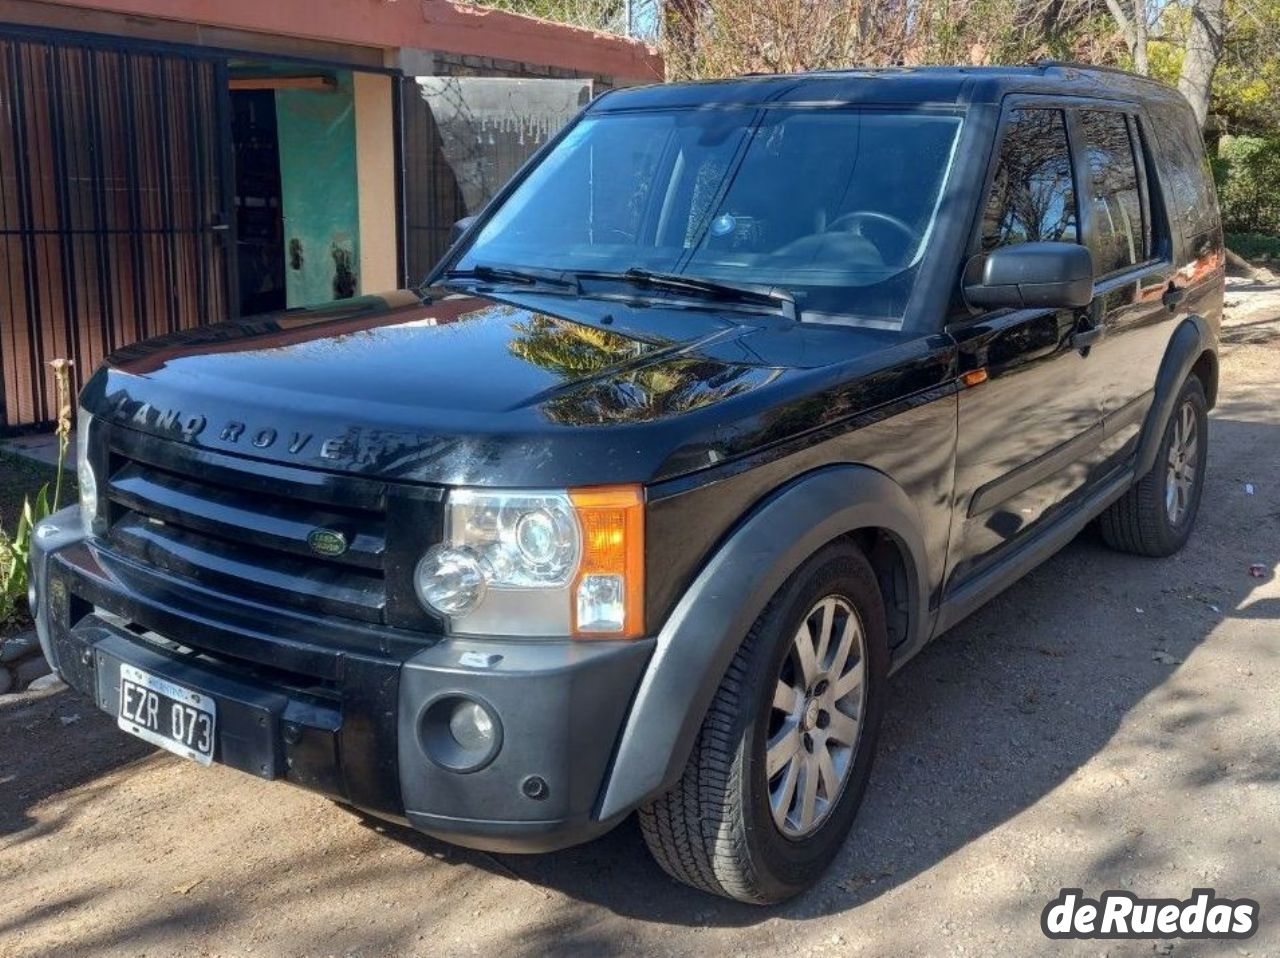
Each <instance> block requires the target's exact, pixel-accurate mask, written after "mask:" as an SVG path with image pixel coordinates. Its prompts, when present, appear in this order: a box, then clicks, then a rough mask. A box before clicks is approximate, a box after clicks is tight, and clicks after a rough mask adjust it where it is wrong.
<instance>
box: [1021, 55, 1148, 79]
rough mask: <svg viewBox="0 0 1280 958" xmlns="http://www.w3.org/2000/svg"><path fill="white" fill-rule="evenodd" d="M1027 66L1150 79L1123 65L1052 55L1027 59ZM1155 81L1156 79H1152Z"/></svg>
mask: <svg viewBox="0 0 1280 958" xmlns="http://www.w3.org/2000/svg"><path fill="white" fill-rule="evenodd" d="M1027 66H1032V67H1038V68H1040V69H1042V70H1048V69H1052V68H1053V67H1065V68H1067V69H1071V70H1092V71H1094V72H1097V73H1118V74H1120V75H1121V76H1126V77H1131V78H1133V79H1135V80H1150V79H1151V78H1150V77H1144V76H1141V75H1139V74H1137V73H1134V72H1133V71H1132V70H1126V69H1124V67H1114V66H1111V65H1109V64H1104V63H1081V62H1080V61H1079V60H1055V59H1053V58H1052V57H1042V58H1040V59H1038V60H1029V61H1028V62H1027ZM1152 82H1156V81H1154V80H1153V81H1152Z"/></svg>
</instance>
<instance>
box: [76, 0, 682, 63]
mask: <svg viewBox="0 0 1280 958" xmlns="http://www.w3.org/2000/svg"><path fill="white" fill-rule="evenodd" d="M55 2H59V3H63V4H64V5H66V6H73V7H83V8H89V9H95V10H106V11H111V12H114V13H122V14H126V15H129V16H136V17H147V18H151V19H157V20H178V21H182V22H187V23H197V24H204V25H208V26H217V27H228V28H231V29H238V30H251V31H254V32H258V33H269V34H275V35H283V36H291V37H305V38H307V39H311V40H324V41H327V42H330V43H349V44H354V45H357V46H365V47H381V48H383V49H387V50H395V49H399V48H402V47H403V48H413V49H421V50H439V51H446V52H449V53H460V54H470V55H472V56H484V57H498V58H501V59H504V60H515V61H518V62H521V63H534V64H540V65H544V66H556V67H565V68H567V69H571V70H577V71H580V72H583V73H598V74H605V75H608V76H613V77H616V78H618V79H619V80H626V81H641V82H657V81H660V80H661V79H662V76H663V66H662V57H661V55H660V54H659V53H658V51H657V50H656V49H655V48H653V47H651V46H649V45H648V44H645V43H641V42H639V41H636V40H628V39H626V38H624V37H617V36H613V35H612V34H607V33H596V32H593V31H591V30H583V29H579V28H577V27H569V26H565V25H564V24H560V23H552V22H551V21H549V20H541V19H539V18H537V17H526V16H522V15H520V14H515V13H506V12H505V11H500V10H488V9H485V8H482V7H474V6H470V5H468V4H464V3H456V2H454V0H324V2H316V0H270V2H265V3H264V2H263V0H55Z"/></svg>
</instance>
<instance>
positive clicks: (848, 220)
mask: <svg viewBox="0 0 1280 958" xmlns="http://www.w3.org/2000/svg"><path fill="white" fill-rule="evenodd" d="M866 221H871V222H873V223H883V224H885V225H886V226H890V227H892V228H893V229H894V231H895V232H897V233H898V234H899V235H900V236H902V237H903V238H904V239H905V240H906V245H905V246H904V248H903V253H906V252H907V251H909V250H913V249H915V248H916V246H918V245H919V243H920V240H921V238H922V237H921V236H920V234H919V233H917V232H916V231H915V230H914V229H912V228H911V226H909V225H908V224H907V223H904V222H903V221H902V220H900V219H898V217H896V216H893V215H891V214H889V213H881V212H879V211H878V210H854V211H853V212H852V213H845V214H844V215H843V216H838V217H836V218H835V219H834V220H832V221H831V222H830V223H829V224H828V225H827V232H828V233H830V232H832V231H835V230H845V231H848V232H851V233H857V234H858V235H859V236H864V235H865V234H864V233H863V232H862V224H863V223H864V222H866ZM872 242H873V243H874V242H875V241H874V240H872ZM876 245H877V246H878V245H879V244H876Z"/></svg>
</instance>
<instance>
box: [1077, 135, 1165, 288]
mask: <svg viewBox="0 0 1280 958" xmlns="http://www.w3.org/2000/svg"><path fill="white" fill-rule="evenodd" d="M1080 126H1081V129H1082V130H1083V131H1084V141H1085V149H1086V150H1087V152H1088V155H1089V174H1090V179H1091V183H1092V190H1091V192H1092V194H1093V195H1092V196H1091V197H1090V198H1089V204H1090V209H1091V210H1092V212H1093V236H1092V238H1091V240H1090V244H1089V246H1090V249H1091V250H1092V251H1093V269H1094V272H1095V273H1097V274H1098V275H1100V276H1101V275H1104V274H1106V273H1112V272H1115V271H1116V270H1118V269H1124V268H1125V267H1126V266H1133V265H1134V264H1135V263H1141V262H1142V261H1143V260H1145V259H1146V258H1147V256H1148V251H1149V249H1150V246H1151V240H1150V232H1151V231H1150V229H1149V228H1148V227H1146V226H1145V224H1144V222H1143V214H1142V194H1141V193H1140V192H1139V186H1138V169H1137V165H1136V162H1135V160H1134V155H1133V138H1132V137H1131V136H1130V135H1129V120H1128V118H1127V117H1126V116H1125V115H1124V114H1123V113H1104V112H1098V111H1092V110H1086V111H1084V112H1082V113H1081V114H1080Z"/></svg>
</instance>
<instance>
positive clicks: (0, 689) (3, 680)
mask: <svg viewBox="0 0 1280 958" xmlns="http://www.w3.org/2000/svg"><path fill="white" fill-rule="evenodd" d="M11 688H13V673H12V672H10V671H9V670H8V669H6V668H5V667H4V666H3V665H0V695H4V693H5V692H8V691H9V690H10V689H11Z"/></svg>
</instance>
